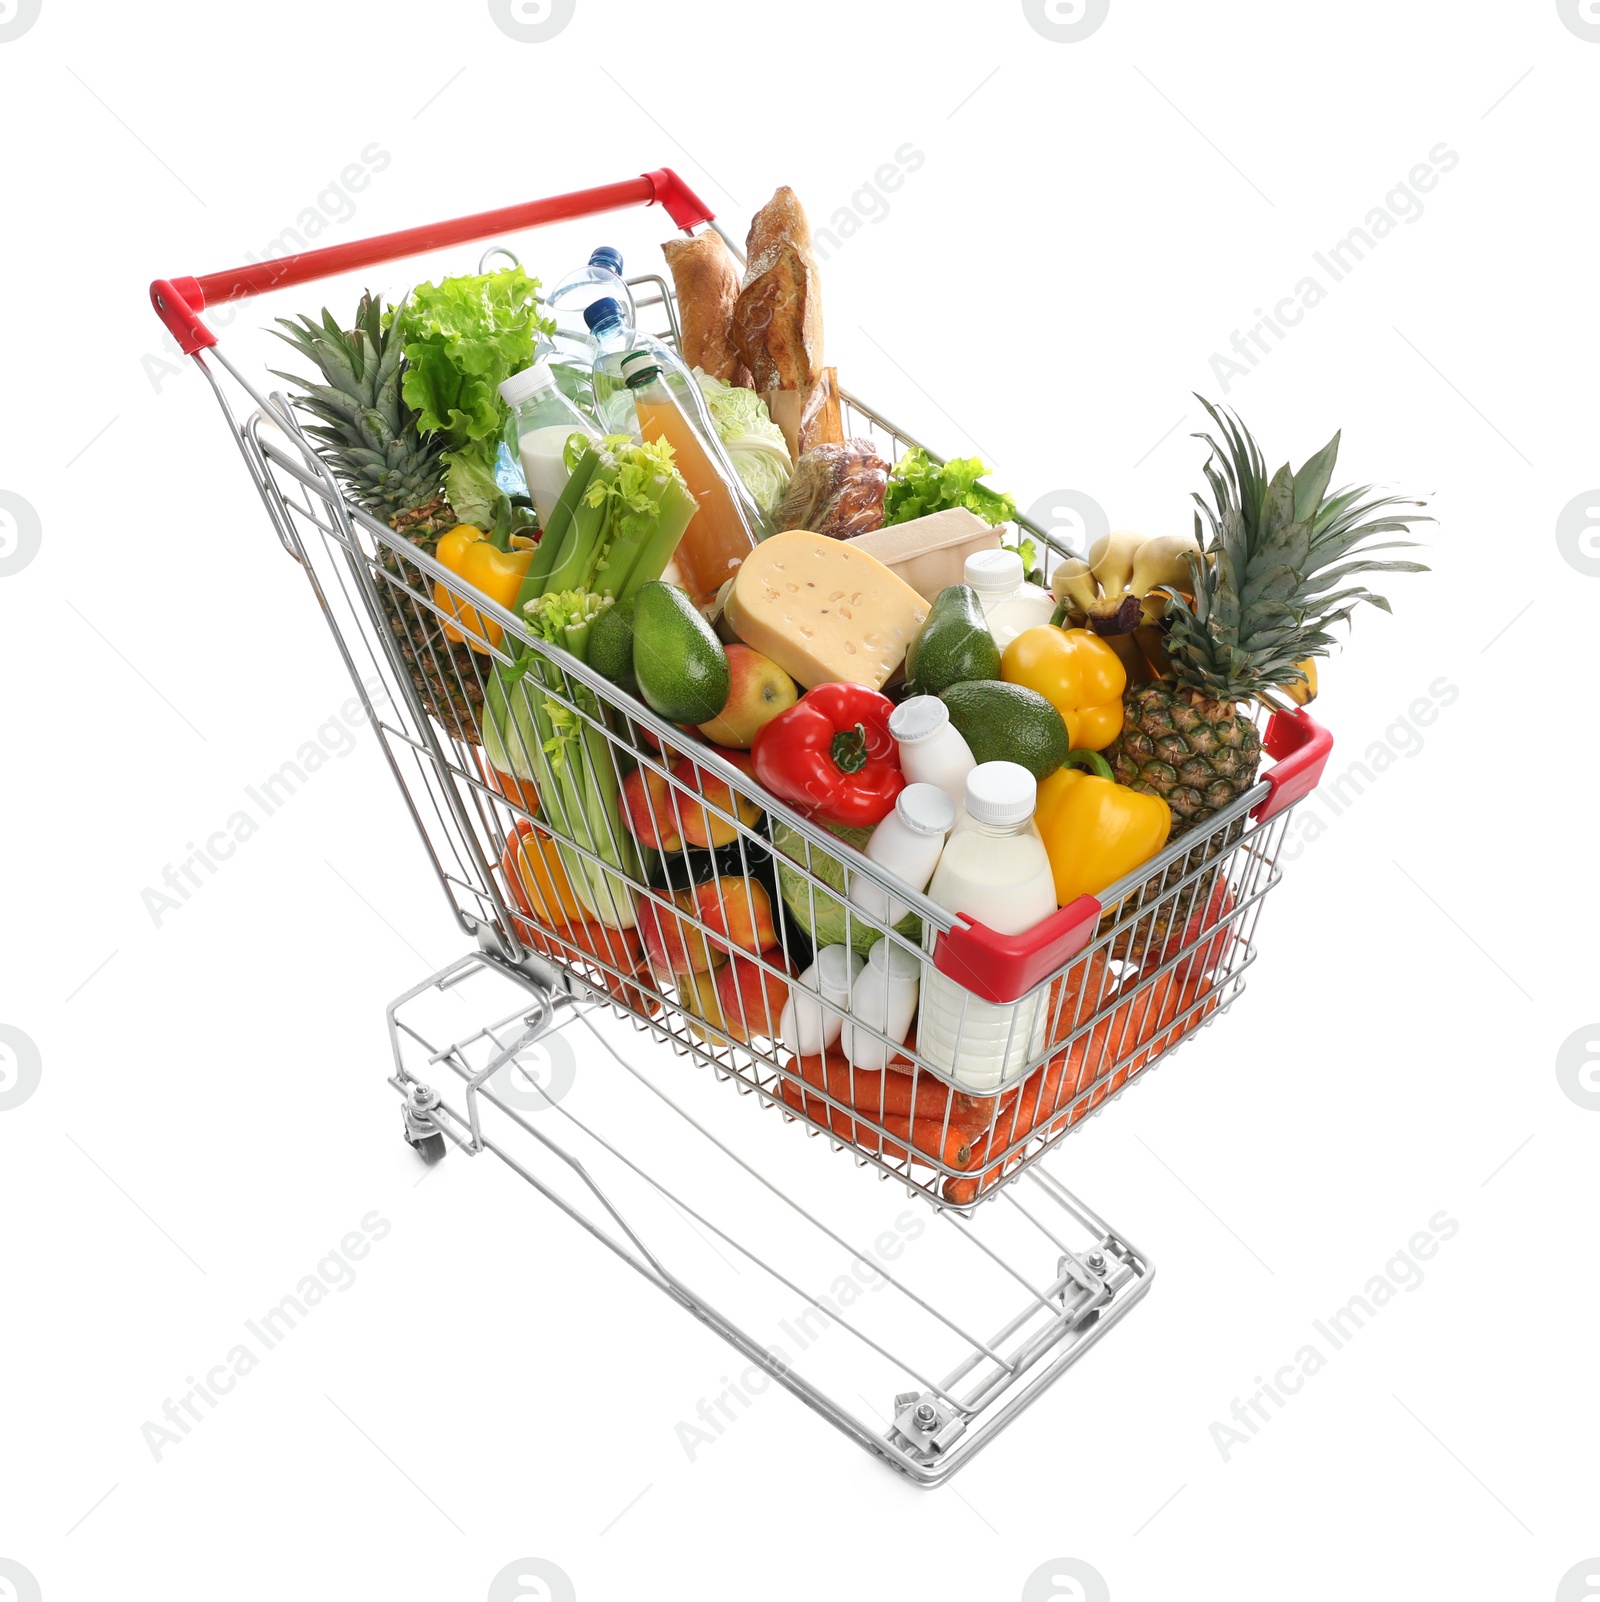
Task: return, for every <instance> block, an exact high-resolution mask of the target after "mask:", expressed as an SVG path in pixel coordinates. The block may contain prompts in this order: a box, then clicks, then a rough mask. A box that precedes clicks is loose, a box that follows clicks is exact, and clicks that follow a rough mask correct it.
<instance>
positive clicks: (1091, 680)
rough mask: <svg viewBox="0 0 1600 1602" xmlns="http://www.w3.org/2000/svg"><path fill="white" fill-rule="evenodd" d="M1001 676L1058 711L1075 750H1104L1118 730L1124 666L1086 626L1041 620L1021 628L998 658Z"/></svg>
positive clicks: (1120, 720) (1124, 673) (1125, 680)
mask: <svg viewBox="0 0 1600 1602" xmlns="http://www.w3.org/2000/svg"><path fill="white" fill-rule="evenodd" d="M1000 677H1001V678H1003V679H1004V680H1005V681H1006V683H1007V684H1020V685H1022V686H1023V687H1024V688H1025V689H1029V690H1034V691H1037V692H1038V693H1039V694H1040V695H1042V696H1043V697H1044V698H1045V700H1047V701H1048V702H1049V703H1050V704H1051V706H1053V707H1054V708H1055V709H1056V711H1057V712H1059V713H1060V714H1061V718H1062V721H1063V722H1064V723H1065V724H1066V726H1067V740H1068V743H1069V744H1070V745H1072V746H1073V747H1074V748H1075V749H1082V750H1086V751H1103V750H1104V749H1105V748H1106V747H1107V746H1108V745H1110V744H1111V742H1112V741H1113V740H1114V739H1116V737H1117V736H1118V735H1119V734H1120V733H1121V732H1122V692H1123V691H1124V690H1125V689H1127V687H1128V670H1127V669H1126V668H1125V667H1123V665H1122V659H1121V658H1120V657H1119V656H1118V655H1117V653H1116V652H1115V651H1113V650H1112V649H1111V647H1110V646H1109V645H1107V644H1106V642H1105V641H1104V640H1102V639H1101V638H1100V636H1099V635H1098V634H1092V633H1090V631H1089V630H1088V629H1058V628H1057V627H1056V626H1055V624H1053V623H1040V624H1037V625H1035V626H1034V627H1033V628H1031V629H1024V630H1023V631H1022V633H1020V634H1019V635H1018V636H1017V637H1016V639H1014V640H1013V641H1012V642H1011V643H1010V644H1009V645H1008V646H1007V647H1006V648H1005V651H1004V653H1003V654H1002V656H1001V658H1000Z"/></svg>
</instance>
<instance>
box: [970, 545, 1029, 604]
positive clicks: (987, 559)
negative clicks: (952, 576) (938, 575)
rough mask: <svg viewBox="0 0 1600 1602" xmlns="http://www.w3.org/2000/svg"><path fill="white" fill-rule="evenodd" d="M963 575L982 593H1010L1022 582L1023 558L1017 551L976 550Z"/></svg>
mask: <svg viewBox="0 0 1600 1602" xmlns="http://www.w3.org/2000/svg"><path fill="white" fill-rule="evenodd" d="M962 576H963V577H964V578H965V579H966V581H967V583H968V584H970V585H971V586H972V588H973V589H975V590H976V591H977V592H978V593H979V594H980V595H1009V594H1011V592H1012V591H1013V590H1014V589H1016V588H1017V586H1018V585H1019V584H1021V583H1022V558H1021V557H1020V556H1018V555H1017V553H1016V552H1015V551H1005V550H999V551H974V552H973V553H972V555H971V556H969V557H968V558H967V564H966V566H965V567H964V568H963V569H962Z"/></svg>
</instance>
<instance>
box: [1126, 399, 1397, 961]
mask: <svg viewBox="0 0 1600 1602" xmlns="http://www.w3.org/2000/svg"><path fill="white" fill-rule="evenodd" d="M1201 404H1202V405H1204V406H1205V408H1206V411H1207V412H1208V413H1209V414H1210V416H1211V418H1212V420H1213V421H1214V422H1215V423H1216V425H1217V427H1218V429H1219V430H1220V431H1221V433H1222V435H1223V438H1224V440H1225V442H1226V448H1224V446H1223V445H1219V444H1218V443H1217V441H1216V440H1215V439H1214V438H1212V437H1211V436H1210V435H1209V434H1201V435H1197V436H1196V437H1197V438H1200V439H1204V440H1205V441H1206V443H1207V444H1208V445H1209V446H1210V447H1211V458H1210V460H1209V461H1208V462H1207V463H1206V469H1205V473H1206V478H1207V480H1208V482H1209V483H1210V486H1211V497H1212V498H1211V503H1210V504H1208V503H1207V502H1206V501H1205V500H1204V499H1202V498H1201V497H1200V496H1199V495H1196V496H1195V501H1196V503H1197V504H1198V505H1199V507H1200V512H1197V513H1196V514H1195V534H1196V536H1197V538H1198V539H1200V541H1201V545H1202V554H1198V555H1193V556H1191V557H1190V558H1189V568H1190V585H1192V590H1193V599H1192V600H1191V599H1189V598H1188V597H1187V596H1186V595H1185V594H1184V593H1181V592H1179V591H1178V590H1176V589H1175V588H1169V589H1168V591H1167V594H1168V596H1169V599H1168V602H1167V606H1166V609H1165V613H1164V617H1163V628H1164V630H1165V639H1164V641H1163V644H1164V646H1165V654H1166V657H1167V658H1168V663H1167V664H1166V667H1165V671H1166V675H1167V676H1164V677H1162V678H1159V679H1157V680H1155V681H1154V682H1153V683H1141V684H1132V683H1130V685H1129V687H1128V689H1127V691H1126V693H1125V695H1124V697H1123V725H1122V732H1121V733H1120V734H1119V735H1118V736H1117V738H1116V739H1115V740H1114V741H1113V742H1112V743H1111V745H1109V746H1108V747H1107V748H1106V749H1105V751H1104V752H1102V753H1101V754H1102V755H1103V756H1104V757H1105V759H1106V760H1107V761H1108V762H1109V763H1110V764H1111V769H1112V772H1113V774H1114V775H1115V777H1116V779H1117V781H1118V782H1119V783H1121V784H1126V785H1128V786H1130V787H1131V788H1133V789H1135V790H1142V791H1144V792H1145V793H1146V794H1148V795H1158V796H1160V797H1161V798H1162V799H1163V800H1164V801H1166V802H1167V804H1168V805H1169V806H1170V807H1171V808H1172V836H1173V838H1174V839H1176V838H1178V837H1179V836H1181V835H1182V834H1184V833H1185V832H1187V831H1190V830H1194V829H1197V828H1199V829H1202V830H1203V829H1204V827H1205V825H1206V824H1207V823H1208V822H1209V821H1210V819H1212V818H1213V817H1215V816H1216V814H1217V813H1218V812H1220V811H1221V810H1222V809H1223V808H1224V807H1226V806H1228V805H1229V804H1230V803H1231V802H1233V801H1235V800H1237V799H1238V797H1240V796H1241V795H1243V794H1244V793H1245V792H1246V791H1247V790H1249V789H1250V787H1251V786H1252V785H1253V784H1254V783H1255V782H1256V770H1257V768H1258V767H1259V766H1260V761H1261V737H1260V734H1259V733H1258V732H1257V729H1256V723H1255V719H1254V718H1253V717H1252V716H1251V714H1250V710H1249V708H1248V705H1247V704H1246V703H1248V702H1249V701H1250V700H1252V699H1253V698H1256V697H1259V696H1262V695H1270V693H1271V692H1272V691H1274V690H1281V691H1283V692H1284V693H1285V695H1286V696H1287V697H1288V698H1290V699H1297V698H1298V697H1299V696H1300V695H1301V694H1302V693H1304V692H1305V691H1306V689H1307V688H1308V684H1309V686H1310V687H1311V688H1314V682H1315V681H1314V680H1313V679H1311V677H1310V674H1311V673H1314V672H1315V669H1314V667H1313V665H1312V662H1311V659H1312V658H1315V657H1319V656H1325V655H1326V654H1327V651H1328V647H1329V646H1330V645H1331V644H1332V643H1333V636H1332V634H1331V633H1330V632H1329V631H1330V630H1331V629H1332V628H1333V626H1334V625H1335V624H1336V623H1342V622H1345V621H1347V620H1348V619H1349V617H1350V615H1351V613H1352V612H1353V611H1354V610H1355V608H1356V606H1357V605H1359V604H1360V603H1361V602H1363V601H1365V602H1368V603H1370V604H1371V605H1373V606H1380V607H1382V608H1383V610H1384V611H1386V612H1387V611H1388V610H1389V603H1388V602H1387V601H1386V600H1384V598H1383V597H1382V596H1381V595H1374V594H1373V593H1372V592H1371V591H1370V590H1367V589H1365V588H1362V587H1361V586H1359V585H1355V586H1347V585H1345V584H1344V581H1345V580H1347V579H1349V578H1352V577H1353V576H1354V575H1356V574H1358V573H1369V572H1376V571H1382V572H1395V573H1421V572H1425V571H1426V569H1425V568H1424V567H1423V566H1422V564H1421V563H1419V562H1408V561H1382V562H1379V561H1373V560H1371V553H1372V552H1374V551H1378V550H1393V549H1395V548H1397V547H1403V546H1411V545H1413V544H1415V541H1412V540H1385V541H1382V542H1381V543H1379V544H1372V543H1370V542H1371V540H1372V539H1373V537H1374V536H1376V535H1381V534H1397V533H1398V534H1404V533H1406V532H1408V531H1409V529H1410V526H1411V524H1412V523H1414V522H1419V521H1427V519H1424V518H1422V517H1421V516H1420V515H1419V513H1418V512H1417V511H1415V510H1408V511H1404V512H1397V511H1391V510H1388V509H1389V508H1399V507H1404V508H1417V507H1420V506H1421V504H1422V503H1421V502H1419V501H1405V500H1401V499H1399V498H1398V497H1394V496H1385V497H1379V498H1374V497H1373V494H1372V491H1371V490H1370V489H1368V488H1360V489H1342V490H1339V491H1338V492H1337V493H1335V494H1333V495H1330V494H1329V493H1328V483H1329V480H1330V479H1331V478H1332V475H1333V468H1334V462H1335V460H1336V459H1337V457H1338V454H1339V435H1338V434H1335V435H1334V436H1333V438H1332V439H1331V440H1330V441H1329V442H1328V443H1327V444H1326V445H1325V446H1324V447H1323V448H1322V449H1321V450H1320V451H1318V452H1317V454H1316V455H1315V456H1313V457H1312V458H1311V460H1310V461H1308V462H1307V463H1306V464H1305V466H1304V467H1302V468H1301V469H1300V470H1299V472H1297V473H1291V472H1290V470H1289V467H1288V465H1287V463H1286V464H1285V465H1284V466H1283V467H1281V468H1279V470H1278V471H1277V473H1275V474H1274V475H1273V476H1272V477H1271V479H1270V480H1269V479H1268V477H1267V470H1266V462H1265V460H1264V458H1263V457H1262V454H1261V450H1260V447H1259V446H1258V445H1257V444H1256V442H1255V440H1254V439H1252V438H1251V437H1250V434H1249V433H1248V431H1247V430H1246V429H1245V428H1244V425H1243V424H1242V423H1241V422H1240V421H1239V419H1238V417H1237V416H1236V415H1233V414H1230V413H1225V412H1219V411H1218V410H1217V409H1216V408H1214V407H1212V406H1211V405H1210V404H1209V403H1207V402H1204V401H1202V402H1201ZM1202 512H1203V513H1204V519H1205V520H1204V524H1202V521H1201V513H1202ZM1380 514H1381V515H1380ZM1308 670H1309V672H1308ZM1243 832H1244V820H1243V819H1239V820H1237V821H1236V822H1235V823H1234V824H1233V825H1232V826H1231V827H1229V828H1227V829H1225V830H1223V831H1221V833H1220V834H1209V833H1208V837H1207V838H1206V839H1205V840H1204V841H1203V842H1202V843H1199V844H1197V845H1196V847H1195V848H1194V849H1193V850H1192V851H1190V852H1189V853H1187V855H1186V856H1185V857H1184V858H1183V859H1182V860H1180V861H1178V862H1175V863H1174V864H1173V865H1172V866H1171V867H1169V868H1168V870H1167V871H1166V873H1165V874H1163V875H1162V877H1161V879H1160V880H1159V881H1156V882H1153V883H1150V884H1147V885H1145V886H1144V887H1143V889H1142V890H1141V891H1140V893H1139V896H1138V900H1137V904H1136V907H1133V908H1129V907H1126V906H1124V907H1122V908H1114V909H1111V910H1109V911H1108V913H1107V915H1106V924H1107V926H1108V927H1110V926H1114V925H1115V924H1116V923H1117V922H1118V921H1119V920H1123V919H1127V918H1128V914H1129V913H1130V912H1132V911H1141V912H1142V911H1143V909H1145V908H1153V909H1154V910H1153V911H1151V912H1148V913H1145V915H1144V916H1142V917H1139V918H1137V919H1136V920H1129V921H1127V922H1125V923H1124V926H1123V927H1122V929H1121V930H1120V932H1119V934H1118V936H1117V938H1116V940H1115V941H1114V942H1113V945H1112V948H1111V949H1112V954H1113V955H1114V956H1116V957H1119V958H1130V957H1133V958H1142V957H1144V956H1145V955H1147V954H1150V953H1153V952H1156V951H1163V952H1168V953H1169V954H1170V949H1171V940H1172V935H1173V932H1174V931H1184V930H1188V929H1189V928H1190V925H1191V919H1192V917H1193V915H1194V911H1195V908H1196V907H1197V906H1200V907H1207V908H1209V907H1211V906H1212V905H1213V904H1214V902H1213V897H1214V894H1215V893H1216V892H1217V883H1216V881H1217V872H1216V870H1214V869H1213V870H1212V871H1210V872H1203V873H1199V874H1198V876H1197V877H1196V878H1195V879H1194V881H1193V882H1192V883H1190V884H1188V885H1186V886H1184V887H1183V888H1182V889H1181V890H1178V891H1176V892H1175V891H1174V890H1173V889H1171V888H1169V887H1170V886H1172V885H1174V884H1176V883H1177V881H1178V880H1180V879H1181V878H1182V877H1183V876H1185V875H1187V874H1190V873H1193V872H1195V871H1196V870H1197V869H1200V868H1203V867H1204V866H1205V864H1206V863H1207V862H1209V861H1211V860H1213V859H1214V858H1217V857H1220V856H1221V854H1222V853H1223V851H1224V850H1226V849H1227V847H1229V846H1230V845H1232V844H1233V843H1234V842H1235V841H1236V840H1238V839H1239V838H1240V836H1241V835H1242V834H1243ZM1185 938H1187V936H1185Z"/></svg>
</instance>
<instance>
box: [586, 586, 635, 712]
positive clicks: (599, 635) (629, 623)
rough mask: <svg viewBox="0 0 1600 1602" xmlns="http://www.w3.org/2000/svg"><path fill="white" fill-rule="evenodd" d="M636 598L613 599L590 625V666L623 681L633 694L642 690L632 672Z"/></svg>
mask: <svg viewBox="0 0 1600 1602" xmlns="http://www.w3.org/2000/svg"><path fill="white" fill-rule="evenodd" d="M633 612H634V601H633V597H632V596H630V597H629V598H628V599H627V600H626V601H613V602H612V604H611V605H610V606H608V607H607V608H606V609H605V610H604V611H603V612H602V613H601V614H600V615H599V617H597V618H596V619H595V620H594V623H593V624H592V625H591V626H590V629H589V666H590V667H592V668H593V669H594V670H595V672H596V673H599V674H601V675H603V676H604V677H605V678H608V679H610V680H611V682H612V683H613V684H620V685H621V686H622V688H623V689H625V690H626V691H628V693H629V694H630V695H637V694H638V693H639V686H638V681H637V680H636V679H635V678H634V676H633Z"/></svg>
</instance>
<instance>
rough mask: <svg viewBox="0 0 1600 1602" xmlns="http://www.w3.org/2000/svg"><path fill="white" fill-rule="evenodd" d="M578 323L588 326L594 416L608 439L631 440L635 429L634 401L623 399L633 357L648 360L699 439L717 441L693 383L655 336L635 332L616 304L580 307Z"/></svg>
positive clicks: (680, 362)
mask: <svg viewBox="0 0 1600 1602" xmlns="http://www.w3.org/2000/svg"><path fill="white" fill-rule="evenodd" d="M583 320H584V321H585V322H586V323H587V324H588V325H589V337H590V339H591V341H592V342H593V361H594V377H593V383H594V407H595V415H596V416H597V417H598V418H599V419H600V421H601V422H602V423H603V424H604V425H605V430H606V432H607V433H608V434H632V433H634V432H635V431H636V430H637V428H638V417H637V415H636V413H635V410H634V405H633V398H632V396H630V395H629V393H628V373H627V371H626V370H625V366H626V363H627V360H628V358H629V357H630V356H636V357H639V358H640V359H641V360H642V359H644V358H648V359H649V360H650V361H651V362H652V363H654V365H655V366H657V367H659V368H660V369H661V374H662V377H663V378H664V379H665V380H666V382H667V387H668V388H669V389H670V390H671V391H672V394H673V397H674V398H675V399H676V400H677V402H678V404H679V405H680V406H681V407H683V409H684V410H685V411H686V412H687V413H688V414H689V416H690V418H691V419H692V420H693V422H694V423H695V424H696V426H697V427H698V428H699V431H700V433H701V434H702V435H705V436H707V437H708V438H709V439H712V440H716V439H717V431H716V427H715V425H714V424H713V423H712V421H711V414H710V412H709V411H708V410H707V409H706V404H705V396H704V395H703V394H701V392H700V386H699V385H698V384H697V383H695V381H694V375H693V374H692V373H691V372H690V371H689V369H688V368H687V367H685V366H684V365H683V360H682V358H681V357H680V356H679V355H678V353H677V352H676V351H675V350H674V349H673V348H672V347H671V346H670V345H668V344H666V343H665V342H664V341H662V340H659V339H657V338H656V337H655V335H654V334H647V333H645V332H644V331H643V330H642V329H638V328H635V327H634V326H633V325H632V324H631V323H630V322H629V321H628V319H627V316H626V313H625V312H624V309H623V307H622V306H621V304H620V303H619V302H617V301H615V300H597V301H593V302H592V303H591V304H590V305H589V306H587V307H585V309H584V313H583ZM634 365H635V366H637V365H638V363H637V362H635V363H634Z"/></svg>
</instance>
